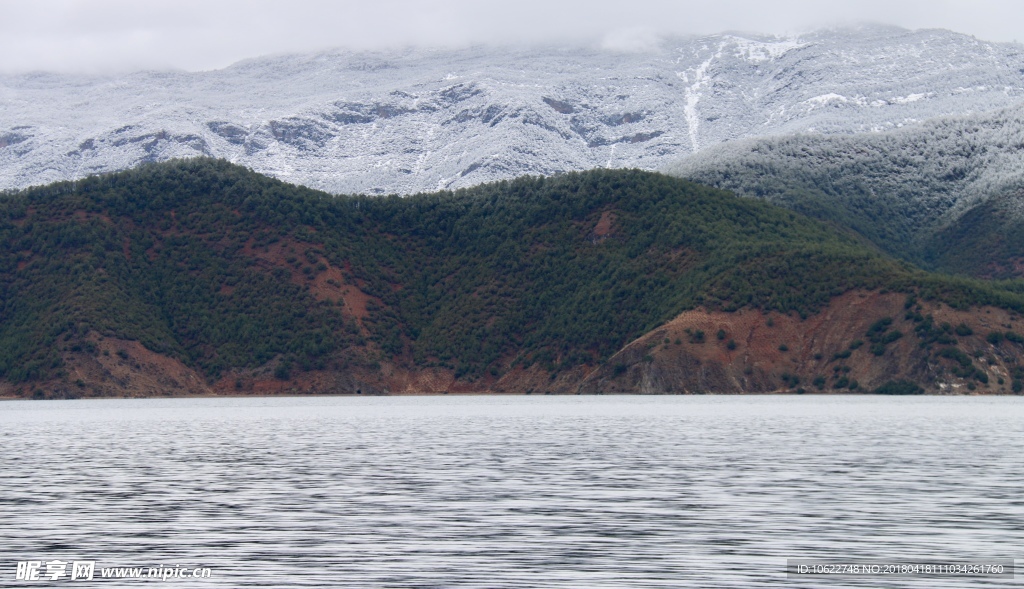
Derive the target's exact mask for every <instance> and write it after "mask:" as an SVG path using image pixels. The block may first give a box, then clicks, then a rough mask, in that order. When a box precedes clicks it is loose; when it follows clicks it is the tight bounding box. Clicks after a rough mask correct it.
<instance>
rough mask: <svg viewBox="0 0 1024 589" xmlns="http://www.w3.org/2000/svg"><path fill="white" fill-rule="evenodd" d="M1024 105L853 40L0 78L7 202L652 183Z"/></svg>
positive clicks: (951, 58) (364, 58) (300, 59)
mask: <svg viewBox="0 0 1024 589" xmlns="http://www.w3.org/2000/svg"><path fill="white" fill-rule="evenodd" d="M1022 101H1024V47H1022V46H1020V45H1017V44H998V43H986V42H983V41H979V40H977V39H974V38H972V37H969V36H965V35H960V34H956V33H952V32H949V31H942V30H923V31H907V30H904V29H898V28H892V27H878V26H870V27H858V28H852V29H836V30H827V31H819V32H815V33H809V34H806V35H802V36H800V37H791V38H783V37H770V36H757V35H742V34H736V33H730V34H722V35H713V36H707V37H694V38H675V39H666V40H663V41H662V42H661V43H660V44H659V45H658V46H657V47H656V48H654V49H651V50H647V51H639V52H616V51H612V50H605V49H598V48H590V47H532V48H508V47H505V48H493V47H475V48H468V49H460V50H424V49H416V50H402V51H389V52H363V53H354V52H346V51H331V52H324V53H318V54H305V55H285V56H274V57H264V58H258V59H251V60H246V61H243V62H240V63H237V64H235V65H233V66H230V67H228V68H225V69H222V70H216V71H210V72H196V73H187V72H138V73H134V74H129V75H123V76H111V77H86V76H70V75H57V74H45V73H38V74H27V75H19V76H0V188H3V189H9V188H20V187H25V186H29V185H36V184H44V183H48V182H53V181H57V180H66V179H73V178H79V177H83V176H86V175H89V174H93V173H100V172H107V171H114V170H120V169H125V168H129V167H132V166H135V165H137V164H139V163H141V162H145V161H158V160H165V159H170V158H174V157H189V156H196V155H208V156H214V157H222V158H225V159H228V160H230V161H232V162H236V163H240V164H244V165H247V166H249V167H251V168H253V169H254V170H256V171H258V172H262V173H266V174H269V175H272V176H276V177H278V178H281V179H283V180H286V181H289V182H294V183H298V184H304V185H307V186H311V187H314V188H320V189H324V190H328V191H330V192H365V193H376V194H380V193H395V192H397V193H413V192H418V191H428V190H437V189H447V188H459V187H465V186H470V185H473V184H478V183H481V182H486V181H492V180H498V179H505V178H511V177H515V176H520V175H523V174H552V173H557V172H562V171H568V170H581V169H588V168H595V167H638V168H643V169H657V168H660V167H662V166H664V165H667V164H669V163H670V162H674V161H676V160H678V159H679V157H680V156H681V155H684V154H687V153H693V152H696V151H700V150H702V149H704V148H706V147H709V146H713V145H716V144H719V143H722V142H725V141H730V140H734V139H740V138H747V137H760V136H778V135H786V134H791V133H796V132H803V133H820V134H825V135H833V134H851V133H857V132H865V131H884V130H888V129H893V128H897V127H901V126H903V125H906V124H912V123H915V122H919V121H923V120H927V119H931V118H934V117H937V116H943V115H962V114H970V113H978V112H984V111H990V110H994V109H998V108H1003V107H1007V106H1012V105H1015V104H1018V103H1020V102H1022Z"/></svg>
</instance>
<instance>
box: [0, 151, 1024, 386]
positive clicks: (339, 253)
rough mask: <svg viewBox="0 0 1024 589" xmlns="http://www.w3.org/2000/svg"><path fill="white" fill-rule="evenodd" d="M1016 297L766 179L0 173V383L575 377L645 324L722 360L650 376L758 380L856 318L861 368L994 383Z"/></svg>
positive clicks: (818, 365)
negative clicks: (383, 194) (934, 265)
mask: <svg viewBox="0 0 1024 589" xmlns="http://www.w3.org/2000/svg"><path fill="white" fill-rule="evenodd" d="M872 292H883V293H884V292H888V293H889V294H888V295H885V296H882V295H877V296H876V295H873V294H871V293H872ZM850 293H861V294H863V295H864V296H865V297H867V299H865V300H867V301H868V302H867V303H865V304H861V305H859V309H860V311H859V312H858V313H857V314H856V316H855V317H853V316H851V315H850V313H848V312H847V313H846V314H845V315H841V316H842V317H845V319H843V321H847V322H849V324H848V325H846V324H842V323H841V322H835V321H833V322H828V321H825V320H824V319H822V318H821V317H822V316H824V317H826V318H827V317H831V316H832V314H833V313H834V312H836V311H835V309H836V305H837V303H836V302H835V301H836V300H837V299H836V297H838V296H841V295H844V294H845V295H849V294H850ZM869 295H870V296H869ZM853 296H856V295H853ZM879 297H881V298H879ZM894 297H895V298H894ZM871 301H876V302H878V304H877V305H876V304H875V303H873V302H871ZM904 301H906V302H904ZM839 305H840V308H844V307H845V306H848V305H846V304H845V303H839ZM894 305H895V307H894ZM984 305H988V306H989V307H984V308H982V306H984ZM894 308H897V309H900V310H902V312H904V313H905V316H902V318H901V317H897V316H895V315H893V309H894ZM953 309H955V310H956V312H955V313H954V312H953ZM683 311H689V312H690V314H689V315H687V317H688V319H687V320H686V322H684V323H679V322H678V321H676V322H675V323H672V325H673V326H674V327H672V328H671V329H669V328H667V327H664V325H665V324H666V322H672V320H673V318H677V317H678V316H679V314H680V313H681V312H683ZM739 311H743V312H744V313H746V315H743V317H745V319H744V320H743V321H742V322H739V323H736V322H734V321H732V320H728V319H722V318H723V317H726V318H727V317H731V316H732V314H734V313H737V312H739ZM1021 312H1024V285H1022V284H1021V283H1019V282H1014V283H990V282H983V281H974V280H966V279H952V278H949V277H942V276H936V275H930V274H926V273H923V272H920V271H918V270H914V269H913V268H912V267H910V266H909V265H907V264H905V263H901V262H897V261H896V260H894V259H892V258H889V257H887V256H884V255H882V254H880V253H878V252H877V251H876V250H875V249H874V248H871V247H868V246H866V245H864V243H863V242H862V240H861V239H859V238H858V237H856V236H853V235H849V234H847V233H845V232H843V231H836V230H835V228H834V227H831V226H829V225H826V224H824V223H820V222H817V221H814V220H811V219H808V218H806V217H803V216H801V215H799V214H796V213H793V212H790V211H787V210H785V209H782V208H780V207H776V206H774V205H771V204H769V203H765V202H761V201H757V200H753V199H742V198H737V197H735V196H733V195H730V194H728V193H725V192H722V191H719V190H715V189H712V188H707V187H703V186H699V185H696V184H692V183H689V182H685V181H682V180H678V179H675V178H671V177H668V176H664V175H660V174H654V173H649V172H640V171H629V170H596V171H590V172H585V173H570V174H565V175H562V176H559V177H556V178H547V179H544V178H522V179H517V180H515V181H511V182H499V183H493V184H487V185H482V186H478V187H475V188H472V189H466V190H463V191H458V192H454V193H452V192H443V193H433V194H421V195H414V196H411V197H407V198H399V197H391V198H380V197H332V196H329V195H327V194H324V193H321V192H316V191H313V190H310V189H306V188H301V187H295V186H290V185H287V184H284V183H282V182H279V181H276V180H273V179H270V178H266V177H263V176H260V175H258V174H255V173H253V172H251V171H248V170H246V169H244V168H241V167H238V166H233V165H230V164H228V163H225V162H222V161H213V160H202V159H200V160H189V161H178V162H169V163H163V164H151V165H148V166H144V167H141V168H139V169H136V170H132V171H128V172H122V173H119V174H115V175H106V176H97V177H93V178H90V179H87V180H83V181H80V182H76V183H70V182H68V183H60V184H54V185H50V186H46V187H41V188H35V189H30V190H27V191H25V192H22V193H17V194H13V195H9V196H8V197H7V198H4V199H0V395H2V394H4V393H5V392H7V393H10V392H11V391H15V392H17V393H19V394H23V395H28V394H38V395H40V396H82V395H122V394H130V395H142V394H144V395H161V394H169V393H179V394H183V393H196V392H209V391H210V390H211V389H217V390H221V391H225V390H226V391H243V392H244V391H250V392H273V391H282V390H292V391H295V392H359V391H365V392H401V391H417V390H419V391H423V390H427V391H435V392H441V391H450V392H459V391H463V392H467V391H476V392H488V391H491V392H494V391H518V392H531V391H536V392H541V391H555V392H575V391H577V390H582V389H579V387H580V386H582V384H583V383H584V381H585V380H586V379H587V378H589V377H588V375H590V374H592V373H594V371H595V370H598V371H603V372H601V373H600V378H599V379H598V380H599V381H600V382H597V381H594V380H593V379H591V380H588V381H587V382H589V383H591V384H590V385H588V386H591V385H593V386H595V387H597V388H596V389H593V388H590V389H587V390H590V391H594V390H597V391H600V390H619V389H620V387H621V386H625V385H624V384H623V383H625V382H629V381H620V380H619V379H620V378H627V379H632V378H634V377H636V378H640V377H641V376H642V375H643V374H648V375H650V371H649V370H648V368H645V366H646V365H647V363H648V360H647V354H646V353H644V350H648V351H651V360H650V361H651V362H654V361H655V359H656V358H662V357H663V356H664V355H655V354H654V351H652V349H651V348H646V347H644V346H646V345H647V344H643V345H639V344H636V343H635V340H637V338H641V339H642V341H644V342H647V343H650V344H652V346H655V347H656V346H661V345H664V346H665V347H666V348H671V352H672V354H684V355H685V357H686V358H688V360H687V362H691V361H697V360H699V361H700V362H705V363H706V364H705V365H706V366H707V367H708V370H712V369H714V370H715V371H718V372H720V373H721V374H725V375H728V378H725V377H723V378H721V379H715V380H711V381H701V380H698V381H693V380H692V379H690V380H688V379H689V378H690V377H689V376H687V377H686V378H683V379H682V380H671V379H669V380H665V378H667V377H665V375H664V374H662V375H661V376H658V378H659V379H660V380H659V381H658V382H660V383H662V384H660V385H658V386H661V387H664V390H665V391H668V392H672V391H676V392H679V391H690V392H694V391H696V390H705V391H707V390H712V391H715V390H717V391H721V392H751V391H768V390H779V389H784V388H794V387H795V384H794V382H793V381H792V378H790V377H792V376H793V375H794V374H799V375H801V376H800V378H802V379H803V382H805V383H806V382H810V381H811V380H813V379H814V378H815V375H816V374H817V373H818V372H822V371H824V370H826V369H828V370H832V368H833V365H832V364H831V363H833V362H835V361H836V358H840V359H843V358H848V357H849V355H847V356H841V354H842V353H843V352H842V351H843V350H845V349H846V346H848V345H850V344H851V343H852V340H853V339H854V338H855V337H862V338H863V339H864V340H865V341H868V342H869V345H868V346H866V347H865V348H864V350H860V351H859V352H858V354H857V358H855V359H857V360H860V363H859V364H856V365H851V366H852V368H851V370H854V372H853V373H851V374H850V376H851V377H855V378H857V379H859V382H860V383H861V385H862V386H864V387H867V388H874V387H877V386H880V385H882V384H884V383H885V382H886V381H887V380H889V379H894V378H910V379H912V380H914V381H916V382H920V383H921V384H923V385H927V386H929V387H931V389H933V390H939V389H936V387H939V385H940V384H945V385H949V386H952V385H954V384H955V385H956V386H958V387H963V386H967V384H968V383H975V382H977V383H982V384H984V383H986V382H987V381H985V380H983V377H984V378H989V376H991V381H992V386H991V387H990V388H986V390H988V391H989V392H999V391H1000V390H1003V391H1005V390H1006V389H1007V387H1009V386H1010V384H1009V382H1010V380H1011V373H1012V374H1016V373H1014V372H1013V370H1014V368H1013V367H1014V366H1016V365H1017V363H1018V361H1019V360H1020V359H1022V355H1021V354H1022V352H1024V347H1022V344H1024V338H1022V336H1020V335H1016V334H1018V333H1020V331H1021V328H1020V324H1019V323H1017V320H1018V319H1019V315H1018V313H1021ZM750 313H754V315H753V316H756V317H761V319H760V320H758V321H753V320H752V319H751V317H752V315H750ZM822 314H824V315H822ZM737 316H739V315H737ZM837 317H839V316H838V315H837ZM887 317H888V318H889V320H890V323H886V324H885V325H882V326H881V327H880V328H878V329H875V328H873V327H870V324H871V323H872V322H874V321H876V320H883V319H885V318H887ZM946 317H949V318H952V319H955V321H956V323H952V324H951V325H949V326H943V324H944V323H946V322H949V321H951V320H952V319H946ZM812 318H815V319H812ZM762 320H763V321H766V322H767V323H766V324H762V323H760V322H759V321H762ZM893 320H896V322H895V323H892V321H893ZM823 321H825V322H826V323H828V326H827V327H828V328H827V329H826V330H824V331H820V330H819V331H817V332H815V331H808V330H811V328H812V327H813V326H815V325H817V326H818V327H815V328H814V329H819V328H821V326H822V322H823ZM775 322H778V323H779V325H780V326H782V325H785V329H784V330H774V329H771V328H772V325H773V324H774V323H775ZM961 322H963V323H965V324H967V326H968V327H970V328H971V330H973V331H971V333H970V334H969V333H967V331H968V329H967V328H964V329H962V330H960V331H962V332H963V334H962V335H958V333H954V332H953V327H952V325H957V324H959V323H961ZM709 325H711V326H713V327H708V326H709ZM844 325H845V327H844ZM763 327H767V328H768V329H767V331H765V330H764V329H762V328H763ZM663 328H664V329H668V331H663V333H665V334H666V335H664V337H655V336H653V335H651V334H652V333H662V332H657V331H656V330H658V329H663ZM688 329H689V330H690V331H689V332H687V331H686V330H688ZM652 330H655V331H654V332H652ZM872 330H873V331H872ZM897 331H898V332H899V333H898V334H897ZM911 333H913V334H915V335H914V336H913V338H914V340H913V341H915V342H917V343H915V344H913V345H910V344H908V343H907V341H909V340H911V339H912V338H911V337H910V334H911ZM992 333H995V336H993V337H997V338H1000V339H998V341H996V340H993V341H992V342H990V343H986V340H985V337H988V336H989V335H991V334H992ZM815 334H818V335H815ZM858 334H863V335H858ZM972 334H973V335H972ZM783 335H785V339H779V338H780V337H782V336H783ZM903 335H907V336H908V337H907V341H903V342H902V343H900V344H896V345H892V346H890V345H889V344H893V342H895V341H896V340H897V339H900V338H901V337H903ZM958 337H959V338H961V339H959V340H958V339H957V338H958ZM876 340H877V341H876ZM1003 340H1005V341H1003ZM630 342H634V343H633V344H631V343H630ZM958 342H959V344H958ZM918 344H920V345H918ZM780 345H786V346H791V347H792V348H793V351H794V356H792V357H788V356H787V357H786V358H782V359H781V360H780V358H779V357H778V354H777V352H779V351H780V350H777V348H778V347H779V346H780ZM956 345H961V347H960V348H955V346H956ZM887 346H888V347H887ZM951 346H952V347H951ZM798 348H799V354H800V357H801V358H802V360H801V362H802V363H801V364H792V365H791V364H790V363H789V361H790V359H793V358H796V356H795V353H796V352H797V350H798ZM946 348H950V350H953V349H954V348H955V349H957V350H961V351H960V352H958V354H959V355H956V354H954V355H953V356H949V354H953V351H947V352H943V351H942V350H945V349H946ZM737 350H739V351H737ZM772 350H775V351H772ZM869 352H870V353H869ZM975 353H981V354H982V356H984V355H986V354H988V356H990V357H991V358H992V362H991V363H989V364H986V365H983V366H980V367H978V366H975V365H974V364H972V363H971V362H972V360H970V358H975V357H981V356H974V355H973V354H975ZM835 354H840V356H836V358H833V356H834V355H835ZM936 354H946V356H935V355H936ZM670 356H671V354H670ZM616 358H618V360H616ZM701 358H703V359H701ZM964 358H966V359H967V362H966V364H963V365H962V366H961V367H960V368H956V372H950V371H949V370H947V368H948V367H944V366H945V364H944V362H945V363H946V364H948V363H949V362H953V361H956V362H957V363H958V364H957V365H958V366H960V364H959V363H960V361H961V359H964ZM695 359H696V360H695ZM947 360H948V361H949V362H947ZM851 362H852V360H851ZM620 364H621V365H622V367H623V368H622V369H621V370H618V369H617V368H616V366H618V365H620ZM658 365H659V364H658V363H657V362H655V364H653V365H652V366H658ZM714 366H717V368H714ZM836 366H839V367H841V366H843V364H837V365H836ZM968 366H970V367H971V368H970V370H968V368H967V367H968ZM975 368H977V370H980V371H981V372H976V371H975ZM659 370H660V369H659ZM847 372H849V371H847ZM700 373H701V372H700V371H698V372H697V374H700ZM659 374H660V373H659ZM837 374H838V373H835V372H834V373H833V375H837ZM638 375H640V376H638ZM986 375H987V376H986ZM595 378H597V377H595ZM997 378H1002V379H1003V381H1005V382H1001V383H999V384H1001V385H1002V384H1005V385H1006V386H1004V387H1002V388H999V387H997V386H995V385H996V382H997ZM1020 378H1024V375H1022V376H1021V377H1020ZM1013 379H1017V380H1019V378H1018V377H1016V376H1014V377H1013ZM835 380H837V383H833V384H837V386H844V387H845V386H846V385H838V382H841V381H838V378H837V379H835ZM601 383H605V384H601ZM702 383H703V384H702ZM847 384H848V383H847ZM606 385H607V386H608V387H611V388H609V389H605V388H602V387H605V386H606ZM830 386H831V385H830ZM972 386H980V385H975V384H972ZM1022 386H1024V385H1022ZM645 387H646V388H645ZM645 387H639V388H637V389H636V391H637V392H639V391H641V390H644V391H649V390H650V387H649V386H647V385H645ZM939 388H941V387H939ZM847 390H849V389H848V387H847ZM32 391H35V393H33V392H32Z"/></svg>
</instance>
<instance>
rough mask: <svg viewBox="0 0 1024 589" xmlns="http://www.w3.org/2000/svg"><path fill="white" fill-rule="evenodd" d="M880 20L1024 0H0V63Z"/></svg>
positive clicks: (921, 24) (20, 66)
mask: <svg viewBox="0 0 1024 589" xmlns="http://www.w3.org/2000/svg"><path fill="white" fill-rule="evenodd" d="M857 22H879V23H887V24H895V25H900V26H903V27H907V28H912V29H917V28H931V27H939V28H946V29H951V30H955V31H958V32H962V33H968V34H971V35H975V36H976V37H978V38H980V39H984V40H988V41H1015V40H1017V38H1018V36H1020V37H1021V39H1022V40H1024V35H1019V33H1018V29H1019V28H1020V26H1021V25H1022V24H1024V2H1022V1H1021V0H490V1H488V0H340V1H328V0H288V1H270V0H0V71H3V72H23V71H29V70H55V71H65V72H67V71H72V72H105V71H124V70H130V69H140V68H168V67H172V68H180V69H186V70H204V69H214V68H220V67H224V66H226V65H229V64H231V63H233V62H235V61H238V60H239V59H244V58H247V57H254V56H257V55H264V54H268V53H281V52H295V51H309V50H319V49H326V48H331V47H348V48H354V49H372V48H381V47H394V46H408V45H429V46H458V45H466V44H472V43H482V42H483V43H487V42H491V43H517V42H550V41H561V40H564V41H576V42H580V41H583V42H595V43H601V42H603V43H604V44H605V45H609V46H616V47H629V46H631V45H634V44H638V43H639V44H642V42H643V41H644V39H647V38H650V37H652V36H654V35H657V34H706V33H717V32H722V31H726V30H734V31H750V32H763V33H775V34H785V33H793V32H800V31H805V30H808V29H812V28H817V27H822V26H832V25H839V24H852V23H857Z"/></svg>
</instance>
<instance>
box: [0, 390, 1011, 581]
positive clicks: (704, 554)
mask: <svg viewBox="0 0 1024 589" xmlns="http://www.w3.org/2000/svg"><path fill="white" fill-rule="evenodd" d="M1022 434H1024V399H1020V398H981V397H973V398H963V397H960V398H935V397H926V398H877V397H866V396H864V397H860V396H851V397H568V398H566V397H543V398H538V397H399V398H338V397H332V398H273V399H244V398H243V399H176V400H94V401H49V402H7V403H0V444H2V448H3V452H2V454H0V476H2V479H0V571H2V572H0V585H5V586H6V585H12V586H22V587H25V586H46V585H48V584H52V585H60V584H71V586H79V585H81V586H97V587H138V586H140V583H146V582H147V581H139V580H134V581H125V580H121V581H118V580H112V579H102V580H101V579H96V580H94V581H93V582H92V583H91V584H88V583H87V582H82V581H73V582H71V581H67V582H65V583H60V582H57V583H51V582H49V581H39V582H36V583H32V584H25V583H22V584H19V583H18V582H16V581H15V580H14V579H15V563H16V562H17V561H19V560H29V559H33V560H44V561H45V560H51V559H55V558H56V559H62V560H72V559H91V560H96V561H97V567H98V568H99V567H109V566H141V567H149V566H157V565H165V566H170V565H175V564H177V565H180V566H186V567H196V566H204V567H210V568H211V569H213V577H212V578H211V579H208V580H204V581H177V582H173V581H169V582H167V583H160V585H161V586H167V587H170V586H183V587H185V586H197V587H215V586H216V587H236V586H238V587H262V586H268V587H270V586H273V587H284V586H310V587H313V586H315V587H330V586H335V587H595V588H596V587H687V586H692V587H768V586H771V587H781V586H787V587H789V586H802V587H824V586H828V587H839V586H842V587H878V586H890V587H964V586H986V585H995V586H1010V585H1012V584H1013V583H1014V580H1007V579H999V580H996V579H990V580H984V579H973V580H965V579H962V578H961V579H928V580H922V579H886V580H884V581H879V580H878V579H842V580H836V579H830V580H821V579H818V580H813V581H811V580H792V579H786V577H785V575H784V574H783V572H782V571H783V570H784V565H785V559H786V558H838V559H851V558H891V559H905V558H929V559H933V560H934V559H960V560H962V559H969V558H986V559H993V558H1010V559H1012V558H1014V557H1018V558H1020V557H1021V554H1020V550H1021V541H1022V540H1024V532H1022V530H1024V499H1022V493H1021V490H1022V489H1024V435H1022ZM1019 564H1024V562H1022V563H1019ZM97 576H98V572H97ZM1018 582H1019V581H1018Z"/></svg>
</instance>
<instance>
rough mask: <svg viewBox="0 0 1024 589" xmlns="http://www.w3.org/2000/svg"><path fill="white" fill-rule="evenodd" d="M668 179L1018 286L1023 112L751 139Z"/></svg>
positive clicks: (674, 169)
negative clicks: (767, 205) (785, 210)
mask: <svg viewBox="0 0 1024 589" xmlns="http://www.w3.org/2000/svg"><path fill="white" fill-rule="evenodd" d="M666 171H668V172H669V173H672V174H675V175H678V176H682V177H686V178H691V179H694V180H696V181H698V182H703V183H706V184H710V185H712V186H717V187H719V188H723V189H726V190H733V191H735V192H737V193H738V194H740V195H744V196H753V197H760V198H765V199H767V200H769V201H771V202H774V203H777V204H782V205H785V206H788V207H790V208H792V209H794V210H798V211H801V212H803V213H806V214H809V215H811V216H815V217H818V218H821V219H827V220H833V221H836V222H838V223H840V224H841V225H843V226H846V227H852V228H854V229H855V230H857V231H858V232H860V233H861V234H863V235H864V236H866V237H868V238H869V239H871V240H872V241H873V242H875V243H876V244H878V245H879V246H880V247H882V248H883V249H884V250H886V251H888V252H889V253H891V254H893V255H896V256H898V257H902V258H904V259H908V260H911V261H914V262H916V263H920V264H924V265H926V266H928V267H931V268H934V269H940V270H946V271H953V272H959V273H966V274H972V275H977V276H996V277H1008V276H1024V107H1021V106H1018V107H1014V108H1010V109H1005V110H1001V111H997V112H993V113H986V114H980V115H971V116H964V117H945V118H940V119H936V120H933V121H928V122H926V123H922V124H920V125H914V126H910V127H907V128H904V129H899V130H895V131H890V132H885V133H867V134H860V135H851V136H842V137H826V136H821V135H795V136H789V137H776V138H767V139H751V140H746V141H740V142H736V143H732V144H727V145H720V146H716V147H714V148H709V149H707V150H705V151H702V152H701V153H699V154H696V155H694V156H691V157H687V158H684V159H682V160H680V161H679V162H677V163H675V164H673V165H670V166H667V167H666Z"/></svg>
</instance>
